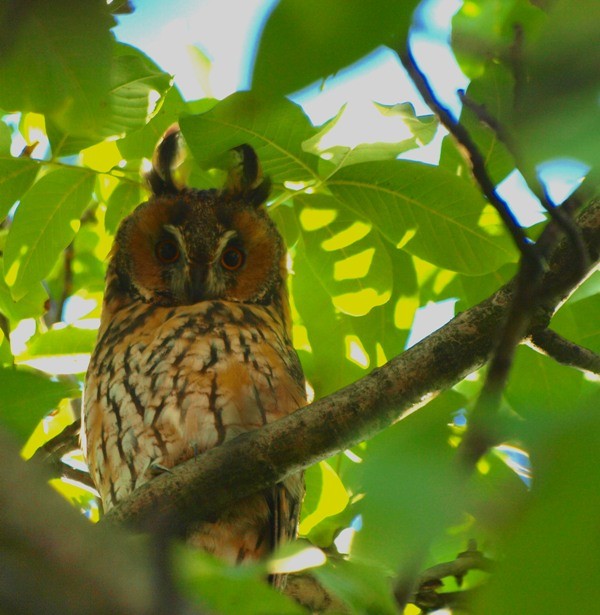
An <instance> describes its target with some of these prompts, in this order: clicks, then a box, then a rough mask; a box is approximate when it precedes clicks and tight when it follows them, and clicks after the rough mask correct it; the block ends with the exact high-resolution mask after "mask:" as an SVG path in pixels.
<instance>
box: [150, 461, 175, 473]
mask: <svg viewBox="0 0 600 615" xmlns="http://www.w3.org/2000/svg"><path fill="white" fill-rule="evenodd" d="M150 471H151V472H152V474H154V475H156V476H158V475H159V474H164V473H165V472H168V473H169V474H173V472H172V471H171V468H167V466H163V465H161V464H160V463H157V462H156V461H153V462H152V463H151V464H150Z"/></svg>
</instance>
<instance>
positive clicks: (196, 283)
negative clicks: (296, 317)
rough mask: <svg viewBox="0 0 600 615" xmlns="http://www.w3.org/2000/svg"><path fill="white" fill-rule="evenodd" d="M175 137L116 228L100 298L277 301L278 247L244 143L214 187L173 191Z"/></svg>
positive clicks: (281, 250)
mask: <svg viewBox="0 0 600 615" xmlns="http://www.w3.org/2000/svg"><path fill="white" fill-rule="evenodd" d="M179 139H180V134H179V132H178V131H172V132H170V133H168V134H167V135H166V136H165V137H164V138H163V140H162V142H161V143H160V144H159V146H158V148H157V151H156V154H155V159H154V164H153V170H152V172H151V173H150V174H149V176H148V178H147V179H148V182H149V185H150V187H151V190H152V196H151V198H150V199H149V200H148V201H147V202H145V203H142V204H141V205H139V206H138V207H137V208H136V209H135V211H134V212H133V213H132V214H131V215H129V216H128V217H127V218H125V219H124V220H123V222H122V223H121V226H120V227H119V230H118V232H117V235H116V238H115V247H114V248H113V253H112V257H111V262H110V265H109V271H108V276H107V291H106V296H107V300H108V301H111V300H113V299H116V300H127V299H132V300H141V301H144V302H146V303H154V304H159V305H164V306H178V305H192V304H194V303H198V302H200V301H205V300H209V299H223V300H228V301H237V302H242V303H261V304H270V303H272V302H273V301H277V300H279V299H280V297H281V294H282V293H283V292H284V288H285V275H286V273H285V247H284V244H283V240H282V238H281V236H280V234H279V233H278V231H277V229H276V227H275V225H274V224H273V222H272V221H271V219H270V218H269V216H268V214H267V212H266V209H265V207H264V202H265V201H266V199H267V196H268V193H269V185H270V184H269V181H268V179H264V178H263V177H262V172H261V169H260V164H259V161H258V158H257V156H256V153H255V152H254V150H253V149H252V148H251V147H250V146H249V145H240V146H239V147H237V148H235V149H234V150H232V156H233V157H234V158H235V159H236V160H235V164H234V165H233V166H232V168H231V170H230V171H229V175H228V180H227V182H226V184H225V186H224V187H223V188H222V189H221V190H214V189H213V190H196V189H193V188H178V187H177V186H176V184H175V182H174V181H173V178H172V168H173V160H174V158H175V157H176V155H177V152H178V142H179ZM126 302H127V301H126Z"/></svg>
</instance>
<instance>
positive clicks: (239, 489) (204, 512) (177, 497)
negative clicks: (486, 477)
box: [105, 199, 600, 529]
mask: <svg viewBox="0 0 600 615" xmlns="http://www.w3.org/2000/svg"><path fill="white" fill-rule="evenodd" d="M577 224H578V226H579V229H580V232H581V236H582V238H583V241H584V243H585V246H586V249H587V251H588V253H589V255H590V263H589V267H590V268H591V267H593V264H594V263H595V262H597V261H598V259H599V254H600V199H595V200H593V201H592V202H591V203H590V205H589V206H588V207H587V208H586V209H585V210H584V211H583V212H582V213H581V214H580V215H579V216H578V218H577ZM552 225H556V222H550V223H549V229H548V233H549V234H552V232H553V228H552ZM574 262H577V248H576V247H574V246H573V243H572V242H570V241H568V240H566V239H563V240H562V241H560V242H559V243H558V244H557V246H556V247H555V248H554V249H553V250H552V251H551V252H550V254H549V255H548V269H547V272H546V273H545V274H544V276H543V278H542V282H541V285H540V289H539V297H540V303H539V306H540V307H539V308H538V309H537V310H536V313H535V316H534V318H533V319H532V322H531V326H530V331H533V330H540V329H542V328H546V327H547V325H548V323H549V321H550V318H551V316H552V314H553V312H554V310H555V309H556V306H557V305H559V304H560V303H561V302H562V301H563V300H564V299H565V298H566V297H567V296H568V295H569V293H570V292H572V290H573V289H574V288H575V287H576V286H577V284H578V283H579V282H580V281H581V280H582V279H583V277H584V276H585V273H586V272H581V271H577V269H578V268H576V267H575V268H574V267H573V263H574ZM574 270H575V271H574ZM514 292H515V281H514V280H513V281H511V282H509V283H508V284H507V285H505V286H503V287H502V288H500V289H499V290H498V291H497V292H496V293H494V294H493V295H492V296H491V297H489V298H488V299H487V300H485V301H483V302H482V303H480V304H479V305H477V306H475V307H473V308H471V309H469V310H467V311H465V312H463V313H462V314H459V315H458V316H457V317H456V318H454V319H453V320H452V321H451V322H449V323H448V324H447V325H446V326H444V327H442V328H441V329H439V330H438V331H436V332H435V333H433V334H432V335H430V336H429V337H428V338H426V339H424V340H423V341H422V342H420V343H419V344H417V345H415V346H413V347H412V348H410V349H409V350H407V351H406V352H404V353H403V354H402V355H400V356H397V357H395V358H394V359H392V360H391V361H389V362H388V363H387V364H386V365H385V366H383V367H381V368H379V369H375V370H373V371H372V372H371V373H370V374H368V375H367V376H365V377H364V378H362V379H361V380H359V381H357V382H355V383H353V384H351V385H349V386H347V387H345V388H344V389H341V390H340V391H337V392H336V393H334V394H332V395H330V396H328V397H326V398H324V399H321V400H319V401H317V402H315V403H313V404H311V405H310V406H307V407H305V408H302V409H301V410H299V411H297V412H295V413H294V414H292V415H290V416H288V417H286V418H285V419H282V420H280V421H277V422H276V423H273V424H271V425H268V426H267V427H265V428H263V429H260V430H256V431H253V432H249V433H246V434H243V435H241V436H239V437H237V438H235V439H234V440H231V441H230V442H227V443H225V444H223V445H221V446H219V447H216V448H214V449H211V450H209V451H207V452H206V453H204V454H203V455H202V456H201V457H198V458H196V459H192V460H190V461H188V462H186V463H184V464H181V465H180V466H177V467H176V468H174V469H173V470H172V472H170V473H168V474H165V475H162V476H158V477H156V478H155V479H153V480H152V481H150V482H149V483H147V484H145V485H143V486H142V487H141V488H140V489H138V490H136V491H135V492H134V493H133V494H132V495H131V497H130V498H128V499H127V500H126V501H124V502H122V503H121V504H120V505H119V506H117V507H116V508H114V509H113V510H111V512H110V513H109V514H108V515H107V516H106V517H105V519H106V520H107V521H110V522H113V523H130V524H133V525H136V526H138V527H148V523H150V525H153V523H155V522H156V519H157V517H158V518H160V519H162V521H161V526H163V523H164V519H168V520H169V523H172V524H173V526H174V527H175V528H177V529H181V526H184V525H185V524H186V523H187V522H188V521H193V520H195V521H197V520H198V519H199V518H204V519H206V520H211V519H214V518H215V517H216V516H217V515H218V513H219V512H220V511H221V510H222V509H223V508H224V507H226V506H227V505H228V504H230V503H232V502H233V501H235V500H237V499H239V498H242V497H245V496H247V495H250V494H251V493H254V492H256V491H259V490H261V489H264V488H266V487H267V486H269V485H272V484H273V483H276V482H279V481H281V480H283V479H284V478H286V477H287V476H288V475H290V474H292V473H294V472H297V471H299V470H301V469H303V468H306V467H308V466H310V465H312V464H314V463H316V462H318V461H321V460H323V459H325V458H327V457H330V456H332V455H334V454H336V453H338V452H339V451H341V450H344V449H346V448H349V447H351V446H353V445H355V444H357V443H359V442H361V441H363V440H365V439H368V438H370V437H372V436H373V435H375V434H376V433H378V432H379V431H381V430H383V429H384V428H386V427H387V426H389V425H390V424H392V423H394V422H396V421H398V420H400V419H401V418H403V417H405V416H406V415H407V414H409V413H411V412H413V411H415V410H416V409H417V408H419V407H420V406H421V405H423V404H424V403H425V402H427V401H428V400H429V399H431V398H432V397H433V396H434V395H436V394H437V393H439V392H440V391H442V390H444V389H447V388H449V387H451V386H453V385H454V384H456V383H457V382H459V381H460V380H461V379H462V378H464V377H465V376H466V375H468V374H469V373H471V372H473V371H474V370H476V369H478V368H479V367H481V366H482V365H484V363H485V362H486V361H487V360H488V359H489V358H490V356H491V355H492V352H493V350H494V347H495V343H496V342H497V339H498V335H499V332H500V331H501V329H502V326H503V324H504V322H505V320H506V318H507V314H508V312H509V309H510V306H511V304H512V298H513V295H514ZM528 333H529V331H527V332H524V335H527V334H528ZM206 494H210V497H206Z"/></svg>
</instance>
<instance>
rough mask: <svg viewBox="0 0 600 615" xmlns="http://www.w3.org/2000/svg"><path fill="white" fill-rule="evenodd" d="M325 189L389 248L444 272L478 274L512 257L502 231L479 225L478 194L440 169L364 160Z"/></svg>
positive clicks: (343, 171)
mask: <svg viewBox="0 0 600 615" xmlns="http://www.w3.org/2000/svg"><path fill="white" fill-rule="evenodd" d="M328 186H329V188H330V190H331V192H332V193H333V195H334V196H335V197H336V198H337V199H338V200H339V201H340V202H342V203H344V204H345V205H346V206H347V207H350V208H351V209H352V210H353V211H355V212H356V213H357V214H358V215H359V216H360V217H361V218H363V219H364V220H368V221H370V222H371V223H372V224H374V225H375V226H376V227H377V229H378V230H379V231H380V232H381V233H382V234H383V235H384V236H385V237H386V238H387V239H388V240H389V241H391V242H392V243H393V244H394V245H400V246H401V247H402V248H403V249H404V250H406V251H407V252H409V253H410V254H414V255H415V256H418V257H419V258H422V259H424V260H426V261H428V262H430V263H433V264H435V265H438V266H440V267H444V268H445V269H450V270H451V271H459V272H463V273H467V274H470V275H478V274H482V273H486V272H489V271H494V270H496V269H498V267H500V266H501V265H503V264H504V263H506V262H510V261H514V260H515V259H516V251H515V249H514V248H513V246H512V244H511V242H510V240H509V238H508V237H507V235H506V233H500V234H498V232H497V229H495V228H494V229H489V230H488V228H487V227H482V226H481V225H480V218H481V216H482V211H483V208H484V206H485V201H484V199H483V197H482V196H481V194H480V193H479V191H478V190H477V189H476V188H475V187H474V186H473V185H471V184H470V183H468V182H466V181H464V180H462V179H460V178H458V177H456V176H455V175H453V174H451V173H449V172H447V171H445V170H444V169H441V168H439V167H431V166H428V165H424V164H421V163H418V162H409V161H405V160H394V161H382V162H367V163H364V164H360V165H354V166H352V167H349V168H347V169H341V170H340V171H339V172H338V173H336V174H335V175H334V176H333V177H332V178H331V179H330V180H329V181H328ZM490 230H492V231H493V233H494V234H492V233H491V232H490Z"/></svg>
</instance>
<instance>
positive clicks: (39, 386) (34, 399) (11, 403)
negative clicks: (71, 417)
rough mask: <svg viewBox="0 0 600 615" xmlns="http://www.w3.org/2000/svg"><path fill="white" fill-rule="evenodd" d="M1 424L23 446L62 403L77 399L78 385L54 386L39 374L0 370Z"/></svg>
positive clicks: (60, 383) (58, 383)
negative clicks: (34, 430)
mask: <svg viewBox="0 0 600 615" xmlns="http://www.w3.org/2000/svg"><path fill="white" fill-rule="evenodd" d="M0 391H2V399H1V400H0V424H1V425H2V427H4V428H6V429H8V430H9V431H11V432H12V433H13V434H14V435H16V436H17V437H19V439H20V440H21V441H22V442H24V441H25V440H26V439H27V438H28V437H29V435H30V434H31V432H32V431H33V429H34V427H35V426H36V425H37V424H38V422H39V421H40V420H41V419H42V418H43V417H44V416H45V415H46V414H47V413H48V412H50V411H51V410H54V409H55V408H56V406H57V405H58V402H60V400H61V399H64V398H65V397H77V396H78V395H79V394H80V391H79V388H78V387H77V385H75V384H72V383H66V382H54V381H52V380H50V378H48V377H47V376H44V375H43V374H42V373H41V372H34V371H30V370H25V369H10V368H1V367H0Z"/></svg>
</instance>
